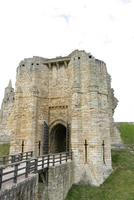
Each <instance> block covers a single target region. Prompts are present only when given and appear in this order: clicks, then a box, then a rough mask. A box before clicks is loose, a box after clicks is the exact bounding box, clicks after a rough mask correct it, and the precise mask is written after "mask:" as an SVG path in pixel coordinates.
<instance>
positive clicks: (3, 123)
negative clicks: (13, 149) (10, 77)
mask: <svg viewBox="0 0 134 200" xmlns="http://www.w3.org/2000/svg"><path fill="white" fill-rule="evenodd" d="M14 95H15V93H14V89H13V87H12V83H11V81H9V84H8V86H7V87H6V88H5V94H4V98H3V101H2V105H1V110H0V143H10V135H11V131H10V130H9V129H8V126H7V123H8V117H9V115H10V113H11V112H12V108H13V105H14Z"/></svg>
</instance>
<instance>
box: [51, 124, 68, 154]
mask: <svg viewBox="0 0 134 200" xmlns="http://www.w3.org/2000/svg"><path fill="white" fill-rule="evenodd" d="M49 145H50V146H49V147H50V153H59V152H64V151H66V127H65V126H64V125H63V124H60V123H59V124H56V125H55V126H54V127H53V128H52V129H51V132H50V140H49Z"/></svg>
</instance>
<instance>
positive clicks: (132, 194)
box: [66, 123, 134, 200]
mask: <svg viewBox="0 0 134 200" xmlns="http://www.w3.org/2000/svg"><path fill="white" fill-rule="evenodd" d="M119 130H120V131H121V136H122V139H123V141H124V143H125V144H128V145H130V146H134V125H133V124H128V123H120V124H119ZM112 164H113V173H112V175H111V176H110V177H109V178H108V179H107V180H106V181H105V182H104V184H103V185H101V186H100V187H91V186H76V185H74V186H73V187H72V188H71V190H70V192H69V193H68V196H67V198H66V200H134V150H133V148H127V149H124V150H122V151H117V150H114V151H112Z"/></svg>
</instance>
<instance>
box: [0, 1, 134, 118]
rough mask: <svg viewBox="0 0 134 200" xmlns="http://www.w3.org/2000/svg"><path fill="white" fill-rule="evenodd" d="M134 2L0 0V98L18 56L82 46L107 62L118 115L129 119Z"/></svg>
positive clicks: (133, 71) (62, 51)
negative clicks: (117, 102)
mask: <svg viewBox="0 0 134 200" xmlns="http://www.w3.org/2000/svg"><path fill="white" fill-rule="evenodd" d="M133 10H134V1H129V0H126V1H125V0H122V1H121V0H118V1H117V0H112V1H111V0H101V1H100V0H55V1H53V0H12V1H11V0H4V1H0V26H1V27H0V28H1V32H0V53H1V67H0V99H2V95H3V92H4V87H6V85H7V84H8V80H9V79H10V78H12V79H13V80H15V72H16V67H17V65H18V63H19V62H20V60H21V59H23V58H25V57H31V56H33V55H39V56H43V57H55V56H60V55H61V56H64V55H67V54H69V53H70V52H71V51H72V50H74V49H75V48H77V49H78V48H79V49H85V50H86V51H87V52H91V53H92V54H93V55H94V56H96V57H97V58H100V59H102V60H104V61H105V62H106V63H107V67H108V71H109V72H110V74H111V75H112V80H113V81H112V85H113V87H114V88H115V94H116V96H117V97H118V99H119V106H118V108H117V111H116V113H115V119H116V120H129V121H130V120H131V121H132V120H133V119H134V114H133V112H132V106H133V102H134V95H133V93H132V91H133V85H134V81H133V77H132V74H134V67H133V66H134V61H133V52H134V39H133V38H134V26H133V24H134V12H133Z"/></svg>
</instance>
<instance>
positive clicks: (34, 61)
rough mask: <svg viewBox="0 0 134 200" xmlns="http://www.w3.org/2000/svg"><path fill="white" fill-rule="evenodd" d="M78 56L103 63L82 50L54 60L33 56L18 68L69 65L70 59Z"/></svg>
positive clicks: (22, 62) (23, 61)
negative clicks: (28, 65)
mask: <svg viewBox="0 0 134 200" xmlns="http://www.w3.org/2000/svg"><path fill="white" fill-rule="evenodd" d="M80 56H86V57H87V58H89V59H92V60H94V61H95V62H99V63H104V62H103V61H102V60H98V59H96V58H95V57H94V56H92V54H91V53H87V52H86V51H84V50H74V51H73V52H72V53H70V54H69V55H67V56H63V57H62V56H58V57H55V58H43V57H39V56H33V57H32V58H25V59H24V60H22V61H21V62H20V63H19V67H24V66H25V64H31V66H32V65H37V66H38V65H40V64H43V65H48V66H49V65H51V64H62V63H67V64H68V63H69V62H70V60H71V59H73V58H74V57H79V58H80ZM104 64H105V63H104Z"/></svg>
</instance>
